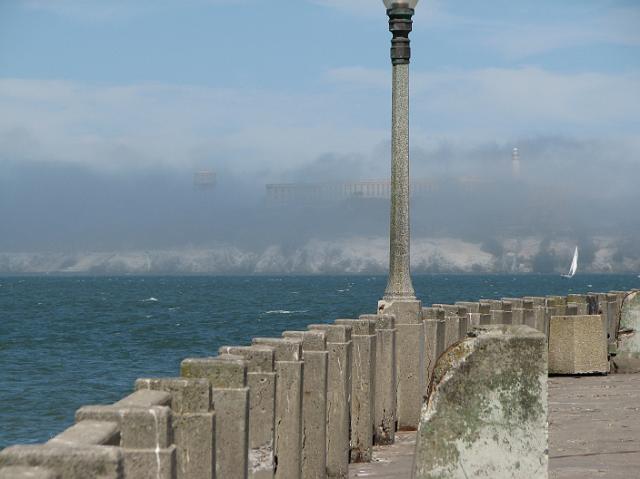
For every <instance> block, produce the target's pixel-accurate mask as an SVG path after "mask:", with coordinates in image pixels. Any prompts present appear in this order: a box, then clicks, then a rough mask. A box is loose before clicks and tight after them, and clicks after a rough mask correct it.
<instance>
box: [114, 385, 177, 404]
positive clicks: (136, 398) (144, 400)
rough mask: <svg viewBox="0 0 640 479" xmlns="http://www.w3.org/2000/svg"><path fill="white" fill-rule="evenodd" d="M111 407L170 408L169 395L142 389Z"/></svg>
mask: <svg viewBox="0 0 640 479" xmlns="http://www.w3.org/2000/svg"><path fill="white" fill-rule="evenodd" d="M113 405H114V406H117V407H151V406H170V405H171V394H169V393H166V392H163V391H151V390H149V389H142V390H139V391H135V392H133V393H131V394H129V395H128V396H125V397H124V398H122V399H120V400H119V401H116V402H114V403H113Z"/></svg>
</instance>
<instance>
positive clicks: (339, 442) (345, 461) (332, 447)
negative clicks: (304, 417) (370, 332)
mask: <svg viewBox="0 0 640 479" xmlns="http://www.w3.org/2000/svg"><path fill="white" fill-rule="evenodd" d="M309 329H310V330H311V331H317V330H320V331H324V332H326V335H327V351H328V352H329V366H328V371H327V477H329V478H330V479H346V478H348V477H349V455H350V454H349V428H350V427H351V419H350V416H351V349H352V344H351V326H344V325H334V324H312V325H310V326H309Z"/></svg>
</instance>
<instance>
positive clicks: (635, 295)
mask: <svg viewBox="0 0 640 479" xmlns="http://www.w3.org/2000/svg"><path fill="white" fill-rule="evenodd" d="M612 363H613V368H614V370H615V372H617V373H636V372H640V292H637V291H634V292H631V293H629V294H627V295H626V296H625V298H624V300H623V301H622V308H621V311H620V327H619V331H618V341H617V348H616V354H615V356H614V357H613V358H612Z"/></svg>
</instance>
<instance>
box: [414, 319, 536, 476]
mask: <svg viewBox="0 0 640 479" xmlns="http://www.w3.org/2000/svg"><path fill="white" fill-rule="evenodd" d="M430 391H431V394H430V396H429V399H428V401H427V402H426V404H425V406H424V407H423V409H422V413H421V420H420V427H419V429H418V436H417V443H416V457H415V465H414V472H415V477H416V479H441V478H448V479H468V478H469V477H486V478H507V477H523V478H524V477H526V478H528V479H546V478H547V466H548V442H547V351H546V341H545V338H544V336H543V335H542V334H541V333H539V332H538V331H535V330H534V329H532V328H529V327H526V326H504V325H496V326H483V327H480V328H476V329H475V330H474V331H472V332H471V333H470V336H469V337H468V338H466V339H464V340H463V341H460V342H459V343H458V344H456V345H454V346H453V347H452V348H450V349H449V350H448V351H446V352H445V354H444V355H443V356H442V357H441V358H440V359H439V360H438V363H437V364H436V369H435V371H434V378H433V381H432V383H431V385H430Z"/></svg>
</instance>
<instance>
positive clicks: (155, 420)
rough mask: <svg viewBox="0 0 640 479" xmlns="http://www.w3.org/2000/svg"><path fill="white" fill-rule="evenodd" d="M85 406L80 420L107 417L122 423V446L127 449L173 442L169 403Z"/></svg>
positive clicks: (77, 416) (110, 420) (80, 410)
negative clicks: (134, 405)
mask: <svg viewBox="0 0 640 479" xmlns="http://www.w3.org/2000/svg"><path fill="white" fill-rule="evenodd" d="M117 404H118V403H114V404H113V405H109V406H83V407H81V408H80V409H78V410H77V411H76V421H77V422H82V421H87V420H89V421H106V422H114V423H116V424H118V428H119V429H120V446H121V447H123V448H126V449H155V448H156V447H160V448H168V447H169V446H170V445H171V444H172V443H173V437H172V432H171V431H172V429H171V409H170V408H169V407H167V406H151V407H139V406H136V407H123V406H118V405H117Z"/></svg>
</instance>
